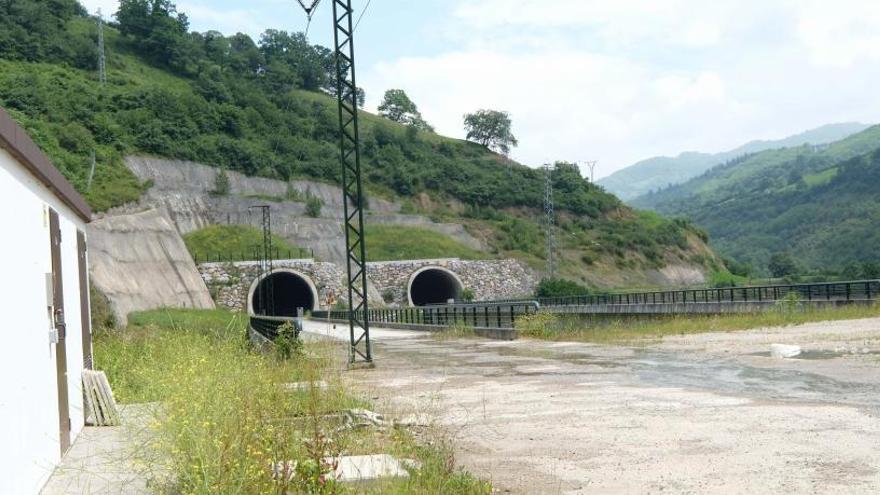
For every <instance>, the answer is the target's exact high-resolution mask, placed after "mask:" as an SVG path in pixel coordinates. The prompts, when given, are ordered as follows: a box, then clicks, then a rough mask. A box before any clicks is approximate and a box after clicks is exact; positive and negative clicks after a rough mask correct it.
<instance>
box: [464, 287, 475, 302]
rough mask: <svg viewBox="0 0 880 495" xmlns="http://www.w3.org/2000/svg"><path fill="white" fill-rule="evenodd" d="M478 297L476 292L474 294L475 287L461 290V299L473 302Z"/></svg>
mask: <svg viewBox="0 0 880 495" xmlns="http://www.w3.org/2000/svg"><path fill="white" fill-rule="evenodd" d="M475 298H476V294H474V291H473V289H467V288H466V289H463V290H462V291H461V300H462V301H465V302H471V301H473V300H474V299H475Z"/></svg>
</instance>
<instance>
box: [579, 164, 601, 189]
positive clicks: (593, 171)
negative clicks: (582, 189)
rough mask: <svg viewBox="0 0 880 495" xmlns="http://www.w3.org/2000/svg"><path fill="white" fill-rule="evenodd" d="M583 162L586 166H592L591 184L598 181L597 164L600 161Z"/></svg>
mask: <svg viewBox="0 0 880 495" xmlns="http://www.w3.org/2000/svg"><path fill="white" fill-rule="evenodd" d="M582 163H584V164H585V165H586V166H588V167H590V184H595V183H596V165H598V164H599V162H597V161H596V160H593V161H588V162H582Z"/></svg>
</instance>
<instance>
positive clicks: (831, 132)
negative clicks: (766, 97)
mask: <svg viewBox="0 0 880 495" xmlns="http://www.w3.org/2000/svg"><path fill="white" fill-rule="evenodd" d="M868 127H869V126H868V125H866V124H860V123H857V122H848V123H842V124H829V125H824V126H822V127H819V128H816V129H812V130H809V131H806V132H802V133H800V134H797V135H794V136H790V137H787V138H785V139H779V140H774V141H752V142H750V143H747V144H744V145H742V146H740V147H738V148H736V149H733V150H730V151H726V152H723V153H714V154H710V153H697V152H685V153H682V154H680V155H678V156H677V157H675V158H672V157H667V156H660V157H655V158H648V159H647V160H643V161H640V162H638V163H636V164H635V165H632V166H629V167H627V168H625V169H623V170H619V171H617V172H615V173H613V174H611V175H609V176H608V177H606V178H604V179H601V180H599V181H598V183H599V185H601V186H603V187H605V189H606V190H608V191H609V192H612V193H614V194H615V195H617V196H618V197H619V198H620V199H622V200H624V201H629V200H631V199H634V198H637V197H639V196H641V195H643V194H647V193H649V192H651V191H656V190H658V189H662V188H666V187H669V186H670V185H676V184H681V183H682V182H685V181H687V180H689V179H692V178H694V177H696V176H698V175H700V174H702V173H703V172H705V171H706V170H708V169H710V168H712V167H714V166H715V165H719V164H721V163H724V162H727V161H730V160H733V159H736V158H738V157H740V156H742V155H745V154H749V153H758V152H760V151H765V150H770V149H779V148H790V147H794V146H801V145H803V144H815V145H821V144H826V143H832V142H834V141H839V140H841V139H844V138H846V137H848V136H851V135H853V134H856V133H858V132H862V131H864V130H865V129H867V128H868Z"/></svg>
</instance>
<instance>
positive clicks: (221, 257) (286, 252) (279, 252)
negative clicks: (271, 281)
mask: <svg viewBox="0 0 880 495" xmlns="http://www.w3.org/2000/svg"><path fill="white" fill-rule="evenodd" d="M261 253H262V250H261V251H260V252H259V253H257V252H251V253H245V252H238V253H230V252H226V253H219V252H218V253H210V252H209V253H200V252H195V253H193V260H194V261H195V263H196V264H197V265H198V264H201V263H238V262H244V261H259V260H260V256H261ZM285 256H286V257H285ZM314 257H315V250H314V249H306V248H299V249H278V248H275V249H273V252H272V259H273V260H285V259H287V260H293V259H314Z"/></svg>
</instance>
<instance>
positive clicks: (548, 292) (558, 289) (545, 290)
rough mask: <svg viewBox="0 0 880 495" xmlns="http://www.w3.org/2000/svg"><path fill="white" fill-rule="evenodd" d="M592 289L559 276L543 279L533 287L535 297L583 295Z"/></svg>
mask: <svg viewBox="0 0 880 495" xmlns="http://www.w3.org/2000/svg"><path fill="white" fill-rule="evenodd" d="M591 292H592V291H591V290H590V289H589V288H587V287H584V286H582V285H580V284H578V283H575V282H572V281H570V280H565V279H561V278H553V279H547V278H545V279H543V280H541V282H540V283H539V284H538V287H537V288H536V289H535V297H567V296H585V295H589V294H590V293H591Z"/></svg>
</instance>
